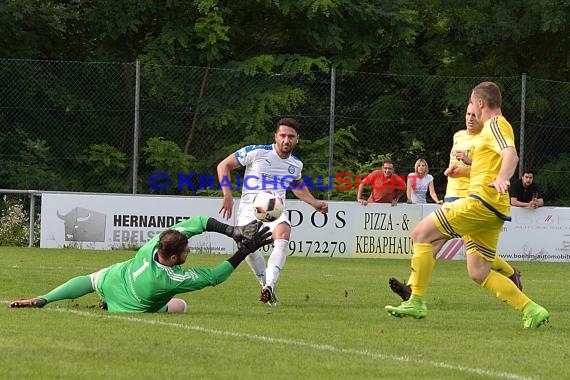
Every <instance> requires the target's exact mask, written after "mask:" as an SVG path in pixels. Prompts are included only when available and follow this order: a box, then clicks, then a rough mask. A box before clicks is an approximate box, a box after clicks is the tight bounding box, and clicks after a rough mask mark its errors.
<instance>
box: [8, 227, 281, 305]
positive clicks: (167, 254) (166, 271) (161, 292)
mask: <svg viewBox="0 0 570 380" xmlns="http://www.w3.org/2000/svg"><path fill="white" fill-rule="evenodd" d="M261 225H262V223H261V222H251V223H250V224H247V225H245V226H235V227H234V226H230V225H227V224H225V223H221V222H219V221H217V220H216V219H214V218H210V217H207V216H195V217H192V218H190V219H187V220H184V221H182V222H180V223H177V224H175V225H173V226H172V227H170V228H169V229H167V230H166V231H163V232H162V233H161V234H160V235H158V236H155V237H154V238H152V239H151V240H150V241H149V242H148V243H146V244H145V245H144V246H142V247H141V248H140V249H139V250H138V252H137V254H136V255H135V257H133V258H132V259H130V260H127V261H124V262H121V263H117V264H114V265H111V266H110V267H107V268H104V269H101V270H100V271H98V272H95V273H91V274H89V275H84V276H78V277H74V278H72V279H71V280H69V281H67V282H66V283H64V284H62V285H60V286H58V287H57V288H55V289H53V290H52V291H50V292H49V293H47V294H45V295H42V296H38V297H34V298H29V299H21V300H16V301H12V302H10V304H9V307H11V308H20V307H36V308H41V307H44V306H45V305H46V304H48V303H50V302H55V301H60V300H64V299H76V298H79V297H81V296H84V295H86V294H89V293H92V292H94V291H96V292H97V293H98V294H99V296H100V297H101V299H102V300H101V302H100V305H99V306H100V307H101V308H104V309H108V310H109V312H124V313H143V312H170V313H184V312H186V309H187V305H186V302H185V301H184V300H182V299H179V298H174V296H175V295H176V294H180V293H186V292H192V291H195V290H200V289H203V288H205V287H207V286H216V285H218V284H221V283H222V282H224V281H225V280H226V279H227V278H228V277H229V276H230V275H231V274H232V272H233V271H234V270H235V268H237V266H238V265H239V264H240V263H241V262H242V261H243V260H244V259H245V258H246V257H247V255H249V254H250V253H251V252H255V251H256V250H258V249H259V248H261V247H263V246H264V245H267V244H271V242H272V241H273V240H272V239H271V232H270V231H269V227H263V228H261V229H260V227H261ZM205 231H211V232H217V233H222V234H225V235H227V236H229V237H231V238H233V239H234V240H235V241H236V242H237V244H238V247H239V249H238V250H237V252H236V253H234V254H233V255H232V256H231V257H230V258H229V259H227V260H225V261H223V262H222V263H220V264H219V265H217V266H216V267H214V268H192V267H190V268H186V269H183V268H182V267H181V266H180V265H181V264H184V262H185V261H186V258H187V257H188V253H189V247H188V239H189V238H191V237H192V236H194V235H198V234H201V233H202V232H205Z"/></svg>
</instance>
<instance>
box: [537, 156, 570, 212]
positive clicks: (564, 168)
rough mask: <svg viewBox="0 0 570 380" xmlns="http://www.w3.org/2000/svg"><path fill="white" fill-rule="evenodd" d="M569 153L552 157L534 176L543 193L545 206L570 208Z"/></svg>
mask: <svg viewBox="0 0 570 380" xmlns="http://www.w3.org/2000/svg"><path fill="white" fill-rule="evenodd" d="M568 168H570V153H563V154H561V155H560V156H558V157H553V158H552V159H550V160H549V161H548V162H547V163H546V164H544V166H542V167H541V168H540V169H539V170H538V171H537V174H536V175H535V181H536V184H537V185H538V187H539V189H540V190H541V191H542V192H543V193H544V198H545V203H546V205H547V206H554V205H558V206H570V203H569V200H570V187H569V186H568V184H569V183H570V173H569V172H568Z"/></svg>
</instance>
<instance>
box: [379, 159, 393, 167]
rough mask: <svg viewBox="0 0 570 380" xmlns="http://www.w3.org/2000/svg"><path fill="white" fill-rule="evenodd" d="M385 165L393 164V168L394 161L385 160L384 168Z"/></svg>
mask: <svg viewBox="0 0 570 380" xmlns="http://www.w3.org/2000/svg"><path fill="white" fill-rule="evenodd" d="M384 164H392V166H394V161H392V160H384V162H382V166H384Z"/></svg>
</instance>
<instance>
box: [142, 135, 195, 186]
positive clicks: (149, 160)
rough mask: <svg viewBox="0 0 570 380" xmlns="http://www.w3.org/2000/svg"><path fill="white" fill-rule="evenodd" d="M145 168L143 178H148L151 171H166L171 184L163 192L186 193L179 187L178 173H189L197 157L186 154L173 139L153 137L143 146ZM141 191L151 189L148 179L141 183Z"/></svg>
mask: <svg viewBox="0 0 570 380" xmlns="http://www.w3.org/2000/svg"><path fill="white" fill-rule="evenodd" d="M142 152H143V156H144V163H145V164H146V167H145V170H144V171H143V173H141V176H140V177H141V178H143V179H146V178H147V176H148V175H149V174H150V173H153V172H164V173H166V174H167V175H168V176H169V177H170V179H171V181H172V182H171V184H170V186H169V187H168V189H166V190H165V191H161V194H180V193H184V191H182V190H178V189H177V184H178V173H183V174H184V175H188V174H189V173H190V172H191V171H192V169H193V168H194V167H195V161H196V159H195V158H194V157H193V156H191V155H188V154H184V153H183V152H182V149H181V148H180V147H179V146H178V145H177V144H176V143H175V142H173V141H170V140H165V139H163V138H162V137H151V138H149V139H148V140H147V141H146V145H145V146H144V147H143V148H142ZM140 187H141V191H142V192H146V191H145V190H146V189H149V187H148V184H147V183H146V181H145V182H144V183H141V184H140ZM149 190H150V189H149Z"/></svg>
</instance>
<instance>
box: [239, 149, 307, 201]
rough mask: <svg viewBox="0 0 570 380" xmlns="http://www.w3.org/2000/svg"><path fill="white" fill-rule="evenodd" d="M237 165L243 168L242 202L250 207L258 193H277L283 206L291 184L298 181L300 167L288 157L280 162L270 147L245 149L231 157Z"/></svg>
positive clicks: (299, 162)
mask: <svg viewBox="0 0 570 380" xmlns="http://www.w3.org/2000/svg"><path fill="white" fill-rule="evenodd" d="M234 155H235V158H236V160H237V162H238V163H239V164H240V165H241V166H245V173H244V177H243V178H242V181H241V186H242V191H241V202H242V203H251V202H253V198H254V197H255V194H257V193H259V192H260V191H272V192H275V193H277V194H278V195H279V196H280V197H281V198H283V202H285V193H286V191H287V188H288V187H289V185H290V184H291V182H292V181H297V180H300V179H301V171H302V170H303V163H302V162H301V160H299V159H298V158H297V157H295V156H293V155H290V156H289V157H288V158H285V159H282V158H281V157H279V156H278V155H277V153H276V152H275V147H274V146H273V144H271V145H248V146H245V147H243V148H241V149H240V150H238V151H236V152H235V153H234Z"/></svg>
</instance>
